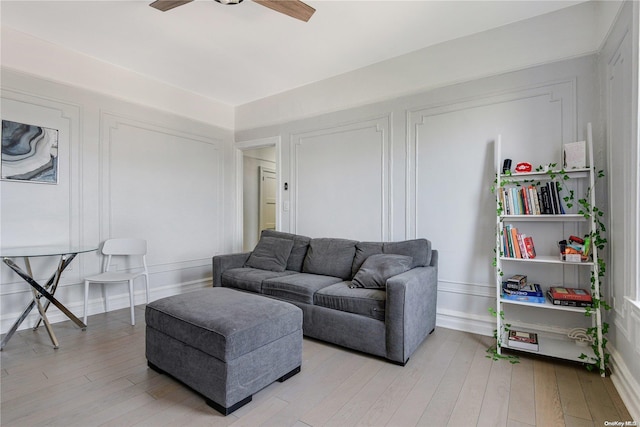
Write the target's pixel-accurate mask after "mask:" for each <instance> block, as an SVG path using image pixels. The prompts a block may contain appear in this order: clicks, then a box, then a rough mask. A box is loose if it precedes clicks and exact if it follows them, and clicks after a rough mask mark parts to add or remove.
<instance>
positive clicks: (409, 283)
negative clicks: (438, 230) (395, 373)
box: [385, 250, 438, 364]
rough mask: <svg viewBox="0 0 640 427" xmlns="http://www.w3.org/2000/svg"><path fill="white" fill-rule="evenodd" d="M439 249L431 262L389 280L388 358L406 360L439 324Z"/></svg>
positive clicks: (386, 322) (401, 361) (387, 305)
mask: <svg viewBox="0 0 640 427" xmlns="http://www.w3.org/2000/svg"><path fill="white" fill-rule="evenodd" d="M437 294H438V251H436V250H434V251H432V257H431V265H429V266H427V267H417V268H414V269H412V270H409V271H407V272H405V273H402V274H398V275H397V276H394V277H391V278H390V279H388V280H387V302H386V314H385V328H386V335H387V358H388V359H390V360H392V361H394V362H399V363H401V364H404V363H406V362H407V360H408V359H409V356H411V354H412V353H413V352H414V351H415V350H416V349H417V348H418V346H419V345H420V344H421V343H422V341H423V340H424V339H425V338H426V336H427V335H429V334H430V333H431V332H432V331H433V329H434V328H435V326H436V302H437Z"/></svg>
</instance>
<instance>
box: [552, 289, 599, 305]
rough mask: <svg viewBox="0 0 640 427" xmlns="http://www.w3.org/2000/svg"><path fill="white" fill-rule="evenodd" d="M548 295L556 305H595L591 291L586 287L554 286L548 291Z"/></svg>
mask: <svg viewBox="0 0 640 427" xmlns="http://www.w3.org/2000/svg"><path fill="white" fill-rule="evenodd" d="M547 297H548V298H549V301H551V302H552V303H553V304H554V305H564V306H568V307H593V300H592V298H591V293H590V292H589V291H587V290H585V289H580V288H564V287H560V286H552V287H550V288H549V290H548V291H547Z"/></svg>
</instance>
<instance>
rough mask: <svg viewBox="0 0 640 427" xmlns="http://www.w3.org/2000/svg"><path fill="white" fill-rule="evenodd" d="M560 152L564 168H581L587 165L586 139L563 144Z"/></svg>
mask: <svg viewBox="0 0 640 427" xmlns="http://www.w3.org/2000/svg"><path fill="white" fill-rule="evenodd" d="M562 154H563V159H562V160H563V161H562V164H563V167H564V169H581V168H585V167H587V141H578V142H570V143H568V144H564V150H563V153H562Z"/></svg>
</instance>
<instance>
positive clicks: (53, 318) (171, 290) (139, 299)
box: [0, 278, 212, 334]
mask: <svg viewBox="0 0 640 427" xmlns="http://www.w3.org/2000/svg"><path fill="white" fill-rule="evenodd" d="M210 286H212V280H211V278H207V279H202V280H193V281H190V282H183V283H175V284H171V285H166V286H162V287H159V288H153V287H152V288H151V290H150V291H151V295H150V298H151V301H154V300H157V299H160V298H164V297H168V296H171V295H177V294H183V293H186V292H191V291H195V290H198V289H202V288H206V287H210ZM108 297H109V311H114V310H120V309H122V308H128V307H129V293H128V292H126V293H123V294H119V295H109V296H108ZM146 298H147V297H146V292H145V290H144V288H141V289H136V290H135V292H134V302H135V305H140V304H145V303H146ZM42 302H44V299H43V301H42ZM65 306H66V307H67V308H68V309H69V310H70V311H71V312H72V313H73V314H75V315H76V316H77V317H78V318H79V319H80V320H82V317H83V316H84V301H74V302H71V303H68V304H67V303H65ZM23 309H24V308H21V310H23ZM87 311H88V312H89V316H91V315H93V314H100V313H104V312H105V304H104V299H103V298H102V297H101V298H97V299H92V300H89V303H88V307H87ZM21 313H22V311H20V312H13V313H3V315H2V330H0V333H1V334H6V333H7V332H8V331H9V329H10V328H11V326H13V323H14V322H15V320H16V319H17V318H18V317H19V316H20V314H21ZM47 318H48V319H49V322H51V323H52V324H53V323H59V322H64V321H66V320H69V318H68V317H67V316H65V314H64V313H62V312H61V311H60V310H58V309H57V308H56V307H55V306H53V305H51V306H50V308H49V310H48V311H47ZM39 319H40V316H39V315H38V310H37V309H36V308H34V309H33V310H31V313H30V314H29V316H27V318H26V319H25V320H24V322H22V324H21V325H20V327H19V328H18V330H19V331H20V330H24V329H29V328H32V327H33V326H35V324H36V322H37V321H38V320H39Z"/></svg>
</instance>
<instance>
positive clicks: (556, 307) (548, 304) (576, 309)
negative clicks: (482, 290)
mask: <svg viewBox="0 0 640 427" xmlns="http://www.w3.org/2000/svg"><path fill="white" fill-rule="evenodd" d="M500 301H501V302H502V304H513V305H520V306H524V307H532V308H542V309H545V308H546V309H548V310H559V311H571V312H574V313H582V314H584V312H585V310H586V309H585V308H584V307H569V306H566V305H554V304H552V303H551V302H550V301H548V300H547V301H546V302H545V303H544V304H542V303H534V302H525V301H513V300H508V299H504V298H500Z"/></svg>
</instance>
